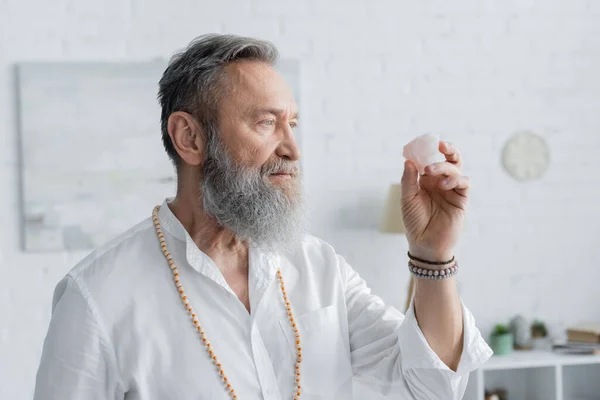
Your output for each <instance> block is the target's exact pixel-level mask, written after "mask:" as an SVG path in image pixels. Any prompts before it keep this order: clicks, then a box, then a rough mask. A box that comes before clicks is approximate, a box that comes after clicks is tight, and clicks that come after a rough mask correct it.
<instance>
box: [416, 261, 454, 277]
mask: <svg viewBox="0 0 600 400" xmlns="http://www.w3.org/2000/svg"><path fill="white" fill-rule="evenodd" d="M408 270H409V271H410V272H411V273H412V274H413V275H414V276H416V277H417V278H420V279H436V280H437V279H447V278H451V277H453V276H454V275H456V273H457V272H458V263H457V262H455V263H454V264H453V265H452V266H450V267H448V268H445V269H427V268H421V267H418V266H416V265H415V264H413V263H412V261H409V262H408Z"/></svg>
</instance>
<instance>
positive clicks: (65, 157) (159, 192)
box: [17, 60, 299, 252]
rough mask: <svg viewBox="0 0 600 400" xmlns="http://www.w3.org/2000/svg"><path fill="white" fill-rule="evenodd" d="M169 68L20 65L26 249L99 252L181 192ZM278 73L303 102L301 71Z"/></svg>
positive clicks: (288, 65) (288, 67) (293, 67)
mask: <svg viewBox="0 0 600 400" xmlns="http://www.w3.org/2000/svg"><path fill="white" fill-rule="evenodd" d="M166 65H167V63H166V61H165V60H155V61H149V62H127V63H27V64H20V65H18V66H17V77H18V97H19V99H18V100H19V101H18V104H19V110H18V113H19V125H20V126H19V128H20V129H19V132H20V145H21V146H20V147H21V203H22V205H21V210H22V213H23V215H22V223H23V229H22V232H23V247H24V249H25V250H26V251H35V252H38V251H39V252H47V251H77V250H87V249H92V248H94V247H97V246H99V245H102V244H104V243H106V242H107V241H109V240H110V239H112V238H114V237H116V236H118V235H119V234H120V233H121V232H124V231H126V230H127V229H128V228H130V227H131V226H133V225H134V224H136V223H137V222H140V221H142V220H143V219H145V218H147V217H148V216H149V215H150V214H151V212H152V208H153V207H154V206H155V205H157V204H160V203H161V202H162V201H163V200H164V198H165V197H167V196H173V195H174V194H175V183H176V181H175V172H174V169H173V167H172V165H171V163H170V161H169V159H168V157H167V155H166V153H165V151H164V149H163V147H162V141H161V134H160V107H159V104H158V101H157V100H156V95H157V91H158V81H159V80H160V77H161V76H162V73H163V71H164V69H165V67H166ZM279 69H280V71H281V73H282V74H283V75H284V76H285V78H286V79H287V80H288V82H289V83H290V84H291V86H292V88H293V90H294V92H295V94H296V96H298V91H299V86H298V83H299V82H298V80H299V79H298V78H299V77H298V64H297V63H296V62H294V61H288V60H284V61H282V62H281V63H280V65H279Z"/></svg>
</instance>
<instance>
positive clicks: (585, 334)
mask: <svg viewBox="0 0 600 400" xmlns="http://www.w3.org/2000/svg"><path fill="white" fill-rule="evenodd" d="M567 337H568V340H569V342H584V343H600V322H597V323H590V324H582V325H578V326H574V327H572V328H569V329H567Z"/></svg>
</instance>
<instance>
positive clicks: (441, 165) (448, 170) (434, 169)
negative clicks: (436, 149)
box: [425, 162, 461, 176]
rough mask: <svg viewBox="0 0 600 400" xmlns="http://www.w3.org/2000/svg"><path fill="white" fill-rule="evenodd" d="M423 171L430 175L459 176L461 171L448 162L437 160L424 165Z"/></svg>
mask: <svg viewBox="0 0 600 400" xmlns="http://www.w3.org/2000/svg"><path fill="white" fill-rule="evenodd" d="M425 173H426V174H427V175H431V176H440V175H448V176H455V175H456V176H460V175H461V172H460V169H459V168H458V166H456V165H455V164H452V163H449V162H438V163H435V164H431V165H428V166H427V167H425Z"/></svg>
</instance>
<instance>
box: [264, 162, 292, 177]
mask: <svg viewBox="0 0 600 400" xmlns="http://www.w3.org/2000/svg"><path fill="white" fill-rule="evenodd" d="M260 173H261V175H262V176H267V175H271V174H289V175H291V176H294V177H295V176H298V174H299V173H300V168H299V167H298V163H297V162H295V161H289V160H285V159H283V158H277V159H275V160H274V161H271V162H267V163H265V164H264V165H263V166H262V167H261V169H260Z"/></svg>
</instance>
